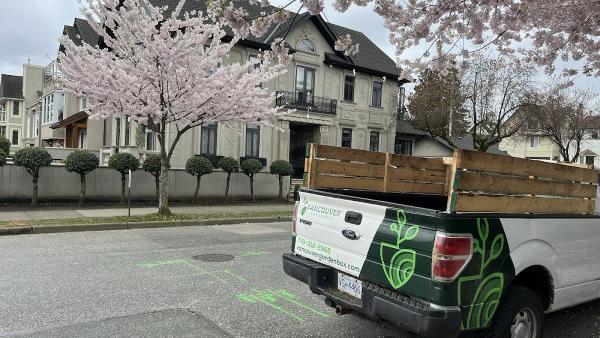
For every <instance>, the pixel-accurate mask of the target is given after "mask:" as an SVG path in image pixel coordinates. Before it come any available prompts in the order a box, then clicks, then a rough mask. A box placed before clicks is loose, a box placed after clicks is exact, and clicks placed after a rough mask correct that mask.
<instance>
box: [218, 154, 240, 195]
mask: <svg viewBox="0 0 600 338" xmlns="http://www.w3.org/2000/svg"><path fill="white" fill-rule="evenodd" d="M219 168H221V169H223V171H224V172H226V173H227V185H226V186H225V197H227V196H229V180H230V179H231V173H232V172H237V171H239V170H240V164H239V163H238V161H236V160H235V158H233V157H223V158H222V159H221V160H219Z"/></svg>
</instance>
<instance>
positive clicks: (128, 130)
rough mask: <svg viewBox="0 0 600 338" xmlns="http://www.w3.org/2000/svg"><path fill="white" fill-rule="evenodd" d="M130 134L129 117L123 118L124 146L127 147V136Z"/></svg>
mask: <svg viewBox="0 0 600 338" xmlns="http://www.w3.org/2000/svg"><path fill="white" fill-rule="evenodd" d="M130 134H131V117H130V116H125V145H126V146H128V145H129V136H130Z"/></svg>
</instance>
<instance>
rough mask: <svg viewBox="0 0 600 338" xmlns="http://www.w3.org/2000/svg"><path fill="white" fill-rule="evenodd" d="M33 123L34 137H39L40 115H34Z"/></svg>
mask: <svg viewBox="0 0 600 338" xmlns="http://www.w3.org/2000/svg"><path fill="white" fill-rule="evenodd" d="M33 123H34V126H33V137H38V136H39V135H40V113H35V115H33Z"/></svg>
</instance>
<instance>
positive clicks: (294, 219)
mask: <svg viewBox="0 0 600 338" xmlns="http://www.w3.org/2000/svg"><path fill="white" fill-rule="evenodd" d="M299 205H300V202H297V201H296V202H295V203H294V210H293V211H292V235H293V236H296V219H297V217H298V206H299Z"/></svg>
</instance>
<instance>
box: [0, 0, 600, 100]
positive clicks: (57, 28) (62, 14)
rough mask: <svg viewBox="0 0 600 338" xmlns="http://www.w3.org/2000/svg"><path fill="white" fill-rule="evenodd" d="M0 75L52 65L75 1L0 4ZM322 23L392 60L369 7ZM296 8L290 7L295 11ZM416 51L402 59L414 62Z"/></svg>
mask: <svg viewBox="0 0 600 338" xmlns="http://www.w3.org/2000/svg"><path fill="white" fill-rule="evenodd" d="M0 1H2V4H1V5H0V6H1V7H0V46H2V47H0V73H2V74H14V75H21V74H22V72H23V70H22V65H23V64H24V63H27V61H28V59H31V63H33V64H37V65H42V66H45V65H47V64H48V63H50V62H51V61H52V59H53V58H54V57H55V56H56V53H57V50H58V38H59V36H60V35H61V33H62V30H63V26H64V25H72V24H73V19H74V18H75V17H76V16H80V15H79V4H78V2H77V0H0ZM288 2H289V0H272V3H273V4H275V5H283V4H287V3H288ZM325 2H326V4H327V6H326V9H325V15H324V16H325V19H326V20H328V21H330V22H332V23H336V24H338V25H341V26H346V27H348V28H352V29H354V30H358V31H362V32H363V33H364V34H366V35H367V36H368V37H369V38H370V39H371V40H373V42H375V44H377V46H379V47H380V48H381V49H383V50H384V51H385V52H386V53H387V54H388V55H389V56H390V57H392V58H393V59H396V56H395V53H394V47H393V46H392V45H391V44H390V42H389V40H388V38H389V32H388V31H387V30H386V29H385V27H384V26H383V20H382V19H381V18H380V17H379V16H378V15H377V14H375V13H374V12H373V11H371V10H370V8H369V7H366V8H365V7H356V6H352V7H351V8H350V9H349V10H348V11H347V12H345V13H339V12H336V11H335V10H333V8H332V7H331V2H332V1H331V0H326V1H325ZM297 8H298V6H295V8H294V7H290V9H291V10H297ZM419 55H420V54H419V53H418V51H416V50H412V51H410V52H407V53H405V54H404V55H402V57H403V58H414V57H418V56H419ZM576 84H577V86H578V87H580V88H585V89H592V90H594V91H597V88H600V80H598V79H596V78H586V77H580V78H579V79H577V80H576Z"/></svg>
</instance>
